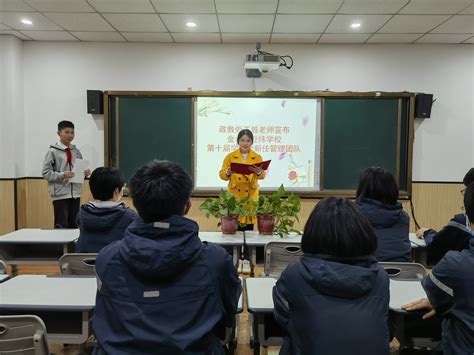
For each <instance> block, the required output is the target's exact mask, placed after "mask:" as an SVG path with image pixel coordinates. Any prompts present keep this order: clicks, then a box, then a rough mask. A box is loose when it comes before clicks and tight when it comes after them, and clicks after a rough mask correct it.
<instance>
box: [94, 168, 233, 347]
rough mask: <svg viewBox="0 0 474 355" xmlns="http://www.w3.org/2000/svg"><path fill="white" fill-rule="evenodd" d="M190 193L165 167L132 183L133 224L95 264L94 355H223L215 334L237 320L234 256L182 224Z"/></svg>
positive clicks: (178, 171) (188, 183)
mask: <svg viewBox="0 0 474 355" xmlns="http://www.w3.org/2000/svg"><path fill="white" fill-rule="evenodd" d="M192 189H193V183H192V180H191V177H190V176H189V174H188V173H187V172H186V171H185V170H184V169H183V168H181V167H180V166H179V165H177V164H175V163H171V162H167V161H157V160H155V161H153V162H151V163H150V164H148V165H146V166H144V167H142V168H140V169H139V170H138V171H137V172H136V173H135V175H134V176H133V177H132V178H131V180H130V194H131V196H132V200H133V204H134V206H135V207H136V209H137V211H138V215H139V217H138V218H137V219H136V220H135V221H134V222H133V223H132V224H130V226H129V227H128V228H127V229H126V230H125V236H124V237H123V239H122V240H119V241H118V242H115V243H112V244H109V245H108V246H106V247H105V248H104V249H102V250H101V252H100V253H99V256H98V257H97V260H96V264H95V267H96V273H97V284H98V291H97V297H96V307H95V310H94V318H93V320H92V327H93V329H94V333H95V335H96V337H97V342H98V344H97V347H96V348H95V352H94V354H96V355H102V354H114V355H128V354H166V355H167V354H170V355H171V354H173V355H179V354H188V355H189V354H209V355H211V354H212V355H215V354H224V350H223V347H222V345H221V343H220V340H219V338H218V336H217V335H216V332H218V331H219V330H221V329H222V328H220V326H221V327H223V323H222V322H224V323H225V324H228V325H230V324H232V323H233V321H235V312H236V309H237V303H238V300H239V296H240V293H241V292H242V287H241V284H240V280H239V278H238V277H237V272H236V271H235V269H234V265H233V263H232V257H231V256H230V255H229V254H228V253H227V252H226V251H225V250H224V249H223V248H222V247H220V246H218V245H215V244H212V243H203V242H201V240H200V239H199V235H198V233H199V227H198V225H197V223H196V222H194V221H192V220H190V219H187V218H185V217H184V215H185V214H186V213H187V212H188V211H189V208H190V207H191V202H190V196H191V191H192Z"/></svg>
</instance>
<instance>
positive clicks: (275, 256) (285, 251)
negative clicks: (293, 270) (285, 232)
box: [264, 241, 303, 278]
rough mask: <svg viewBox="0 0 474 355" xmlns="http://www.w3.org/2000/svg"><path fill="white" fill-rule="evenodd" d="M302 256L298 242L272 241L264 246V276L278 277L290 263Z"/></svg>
mask: <svg viewBox="0 0 474 355" xmlns="http://www.w3.org/2000/svg"><path fill="white" fill-rule="evenodd" d="M302 255H303V251H302V250H301V243H300V242H288V241H274V242H268V243H267V244H266V245H265V269H264V272H265V276H269V277H277V278H278V277H280V275H281V273H282V272H283V270H285V269H286V267H287V266H288V264H289V263H290V262H292V261H298V260H299V259H300V257H301V256H302Z"/></svg>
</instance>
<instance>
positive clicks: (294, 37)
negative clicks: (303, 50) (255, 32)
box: [270, 33, 320, 43]
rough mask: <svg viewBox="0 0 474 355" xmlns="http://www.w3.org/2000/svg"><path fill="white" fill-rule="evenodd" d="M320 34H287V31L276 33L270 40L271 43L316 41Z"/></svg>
mask: <svg viewBox="0 0 474 355" xmlns="http://www.w3.org/2000/svg"><path fill="white" fill-rule="evenodd" d="M319 36H320V34H319V33H313V34H307V33H304V34H301V33H300V34H293V33H292V34H286V33H274V34H272V38H271V40H270V42H271V43H316V42H317V41H318V38H319Z"/></svg>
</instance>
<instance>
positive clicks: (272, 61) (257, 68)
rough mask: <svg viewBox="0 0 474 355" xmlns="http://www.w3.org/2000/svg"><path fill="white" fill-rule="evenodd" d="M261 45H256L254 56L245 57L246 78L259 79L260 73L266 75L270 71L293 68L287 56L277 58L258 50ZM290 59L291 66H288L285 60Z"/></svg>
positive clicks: (274, 55)
mask: <svg viewBox="0 0 474 355" xmlns="http://www.w3.org/2000/svg"><path fill="white" fill-rule="evenodd" d="M261 47H262V44H261V43H260V42H258V43H257V46H256V48H255V53H254V54H247V55H246V57H245V63H244V68H245V72H246V74H247V77H248V78H260V77H261V76H262V73H268V72H269V71H271V70H275V69H278V68H279V67H281V66H283V67H285V68H287V69H291V67H292V66H293V59H292V58H291V57H290V56H288V55H284V56H279V55H276V54H272V53H267V52H264V51H262V50H260V48H261ZM285 58H288V59H291V65H288V64H287V62H286V59H285Z"/></svg>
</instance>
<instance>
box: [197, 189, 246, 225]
mask: <svg viewBox="0 0 474 355" xmlns="http://www.w3.org/2000/svg"><path fill="white" fill-rule="evenodd" d="M199 210H201V211H204V212H205V213H206V217H207V218H209V216H213V217H215V218H217V219H219V222H218V223H217V226H220V227H221V230H222V233H223V234H235V232H237V227H238V226H239V216H246V217H250V216H251V215H252V205H251V204H249V198H248V197H246V198H243V199H241V200H239V199H237V198H236V197H235V196H234V195H232V194H230V193H229V192H227V191H225V190H223V189H221V192H220V193H219V196H218V197H210V198H208V199H206V200H205V201H204V202H203V203H202V204H201V205H200V206H199Z"/></svg>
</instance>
